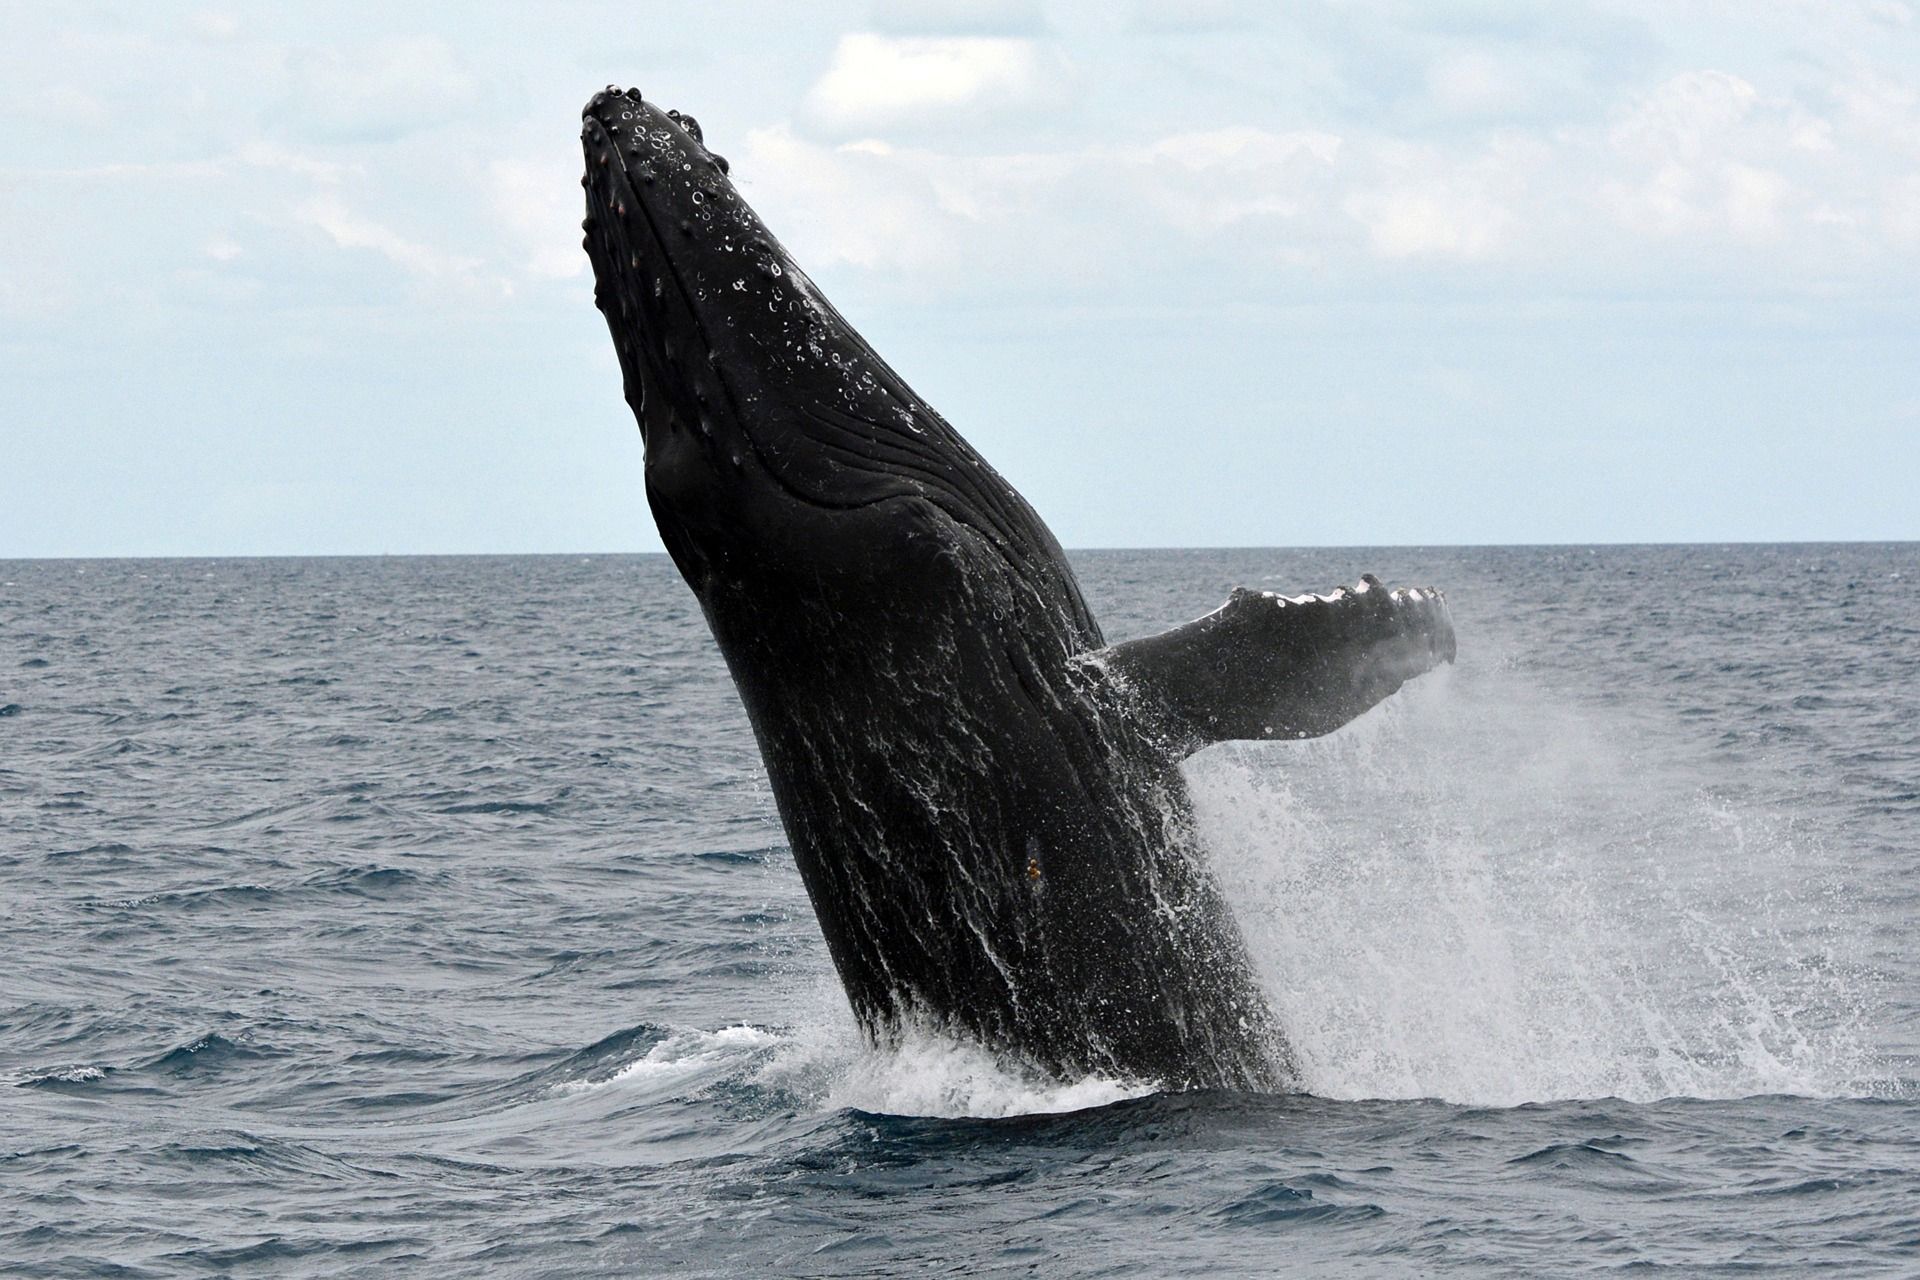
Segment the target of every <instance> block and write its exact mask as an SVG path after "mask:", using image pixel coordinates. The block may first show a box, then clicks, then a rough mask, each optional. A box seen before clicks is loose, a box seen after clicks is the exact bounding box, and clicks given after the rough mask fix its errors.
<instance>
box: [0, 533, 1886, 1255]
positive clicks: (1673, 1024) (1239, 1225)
mask: <svg viewBox="0 0 1920 1280" xmlns="http://www.w3.org/2000/svg"><path fill="white" fill-rule="evenodd" d="M1077 563H1078V565H1079V567H1080V568H1081V570H1082V573H1083V575H1084V579H1085V585H1086V586H1087V588H1088V592H1089V595H1090V597H1091V598H1092V599H1093V602H1094V604H1095V607H1096V609H1097V610H1098V612H1099V613H1100V614H1101V616H1102V617H1103V619H1104V621H1105V623H1106V626H1107V630H1108V633H1109V635H1110V637H1112V638H1121V637H1124V636H1127V635H1131V634H1138V633H1140V632H1143V631H1149V630H1157V629H1159V628H1160V627H1162V626H1165V625H1168V624H1171V623H1174V622H1178V621H1182V620H1185V619H1186V618H1189V617H1192V616H1194V615H1196V614H1199V613H1202V612H1204V611H1206V610H1208V609H1210V608H1212V607H1213V606H1214V605H1215V604H1217V603H1218V602H1219V601H1220V600H1221V599H1222V598H1223V597H1224V595H1225V592H1226V591H1227V589H1228V588H1230V587H1232V586H1233V585H1236V584H1240V583H1246V584H1249V585H1254V586H1262V587H1280V588H1286V589H1289V590H1296V589H1306V588H1323V587H1325V586H1328V585H1331V584H1333V583H1335V582H1339V581H1347V582H1351V581H1352V580H1353V579H1354V577H1355V576H1356V575H1357V574H1358V573H1360V572H1361V571H1364V570H1372V571H1376V572H1379V573H1380V574H1382V575H1383V576H1385V577H1387V578H1388V579H1389V581H1393V582H1402V583H1404V582H1433V583H1436V584H1439V585H1442V586H1444V587H1446V588H1447V589H1448V591H1449V594H1450V597H1451V599H1452V602H1453V607H1454V611H1455V615H1456V619H1457V622H1458V626H1459V633H1460V641H1461V660H1460V663H1459V665H1458V667H1457V668H1456V669H1454V670H1452V671H1451V672H1447V673H1444V674H1442V675H1440V676H1437V677H1433V678H1429V679H1427V680H1423V681H1421V682H1419V683H1418V684H1416V685H1414V686H1410V687H1409V688H1408V689H1407V690H1405V691H1404V692H1403V693H1402V694H1401V695H1400V696H1399V697H1397V698H1395V699H1394V700H1393V701H1391V702H1390V703H1389V704H1387V705H1386V706H1384V707H1382V708H1381V709H1380V710H1378V711H1376V712H1374V713H1372V714H1370V715H1369V716H1367V717H1366V718H1364V719H1363V720H1361V721H1359V722H1356V723H1355V724H1354V725H1352V726H1349V727H1348V728H1347V729H1346V730H1343V731H1342V732H1341V733H1339V734H1337V735H1334V736H1333V737H1331V738H1328V739H1324V740H1321V741H1317V742H1313V743H1306V744H1287V745H1258V746H1249V745H1235V746H1228V747H1223V748H1216V749H1215V750H1213V751H1211V752H1208V753H1206V754H1204V755H1203V756H1201V757H1199V758H1197V759H1196V760H1195V761H1194V762H1193V763H1192V765H1191V766H1190V767H1189V772H1190V775H1191V778H1192V781H1193V784H1194V789H1195V793H1196V800H1197V804H1198V807H1199V810H1200V814H1201V819H1202V823H1203V827H1204V829H1205V833H1206V837H1207V843H1208V845H1209V848H1210V850H1211V854H1212V856H1213V858H1214V860H1215V862H1216V865H1217V866H1218V868H1219V871H1220V874H1221V876H1222V878H1223V879H1224V880H1225V882H1226V883H1227V885H1228V887H1229V889H1230V891H1231V893H1232V896H1233V899H1234V902H1235V904H1236V909H1237V911H1238V912H1239V915H1240V918H1241V922H1242V924H1243V926H1244V928H1245V930H1246V932H1247V935H1248V938H1249V943H1250V945H1251V947H1252V949H1253V951H1254V952H1255V954H1256V957H1257V959H1258V962H1259V964H1260V965H1261V967H1262V969H1263V972H1264V974H1265V977H1266V980H1267V983H1268V985H1269V988H1270V990H1271V992H1272V995H1273V999H1274V1002H1275V1004H1276V1007H1277V1008H1278V1009H1279V1011H1280V1014H1281V1017H1282V1020H1283V1022H1284V1024H1285V1025H1286V1027H1287V1028H1288V1030H1289V1032H1290V1034H1291V1036H1292V1039H1293V1041H1294V1045H1295V1048H1296V1051H1297V1053H1298V1055H1299V1058H1300V1062H1301V1066H1302V1072H1303V1077H1304V1083H1305V1085H1306V1087H1307V1088H1308V1089H1309V1090H1310V1092H1309V1093H1307V1094H1304V1095H1301V1096H1292V1097H1245V1096H1232V1095H1193V1096H1166V1095H1155V1094H1152V1093H1151V1091H1150V1090H1146V1089H1144V1088H1143V1087H1142V1086H1141V1085H1140V1084H1139V1083H1138V1082H1125V1081H1104V1080H1088V1081H1074V1082H1047V1081H1036V1080H1029V1079H1023V1078H1020V1077H1018V1076H1017V1075H1014V1074H1011V1073H1009V1072H1008V1071H1007V1070H1006V1069H1005V1068H1003V1067H1002V1066H1001V1065H1000V1064H998V1063H996V1062H994V1060H993V1059H992V1058H991V1056H990V1055H987V1054H985V1053H983V1052H981V1051H979V1050H978V1049H974V1048H970V1047H967V1046H963V1045H953V1044H943V1043H939V1042H934V1041H916V1042H914V1043H910V1044H908V1045H906V1046H904V1047H903V1048H902V1049H901V1050H900V1051H899V1052H898V1053H895V1054H890V1055H875V1054H873V1053H870V1052H868V1051H866V1050H863V1049H862V1048H861V1047H860V1046H859V1044H858V1041H857V1038H856V1037H855V1035H854V1033H853V1031H852V1029H851V1026H850V1023H849V1019H848V1015H847V1013H846V1010H845V1006H844V1003H843V1002H842V1001H841V999H840V997H839V994H838V989H837V987H836V986H835V985H834V983H833V981H832V978H831V976H830V974H829V972H828V969H827V964H826V959H825V954H824V949H823V947H822V944H821V942H820V939H819V937H818V934H817V931H816V929H815V927H814V924H813V921H812V918H811V915H810V913H809V911H808V909H807V906H806V901H805V898H804V895H803V894H802V891H801V889H800V885H799V881H798V879H797V877H796V875H795V873H794V869H793V866H792V863H791V860H790V858H789V855H788V853H787V851H786V849H785V847H784V842H783V839H782V836H781V832H780V828H779V824H778V821H777V819H776V816H775V814H774V811H773V808H772V804H771V801H770V798H769V796H768V793H767V790H766V785H765V782H764V779H763V778H762V776H761V772H760V767H759V761H758V756H757V753H756V751H755V749H754V747H753V744H752V741H751V739H750V737H749V735H748V732H747V728H746V725H745V722H744V719H743V717H742V715H741V713H740V710H739V707H738V705H737V703H736V702H735V699H734V697H733V693H732V690H731V687H730V685H729V684H728V682H727V679H726V675H725V671H724V669H723V667H722V666H721V663H720V661H719V659H718V657H717V655H716V653H715V652H714V650H713V648H712V645H711V642H710V641H709V639H708V637H707V635H706V633H705V630H704V627H703V625H702V623H701V621H700V618H699V615H698V613H697V611H696V610H695V608H694V606H693V602H692V598H691V596H690V595H689V594H688V593H687V592H686V591H685V590H684V589H683V588H682V586H681V585H680V583H679V582H678V580H677V578H676V577H675V576H674V574H673V572H672V569H671V567H670V566H669V565H668V564H667V563H666V562H665V561H664V560H661V559H657V558H648V557H606V558H590V559H575V558H553V557H548V558H461V559H380V560H373V559H364V560H223V561H178V560H176V561H124V562H101V561H93V562H0V884H3V885H4V895H3V896H0V938H4V943H5V952H4V968H0V1273H4V1274H6V1275H9V1276H13V1275H19V1276H40V1275H128V1276H174V1275H203V1274H210V1273H221V1274H233V1275H268V1274H298V1275H361V1274H369V1273H373V1272H376V1271H385V1270H400V1271H403V1272H404V1271H413V1272H429V1271H431V1272H433V1273H436V1274H447V1275H469V1274H472V1275H481V1274H484V1275H502V1276H520V1275H529V1276H531V1275H569V1276H572V1275H634V1274H641V1275H648V1274H658V1273H666V1272H671V1273H674V1274H686V1275H712V1276H730V1275H894V1274H900V1273H903V1272H908V1271H925V1270H932V1271H941V1272H953V1273H962V1274H998V1273H1017V1274H1027V1273H1032V1274H1038V1275H1046V1276H1060V1275H1157V1276H1173V1275H1192V1276H1209V1277H1215V1276H1236V1275H1260V1274H1280V1273H1307V1274H1340V1275H1382V1276H1399V1275H1408V1274H1431V1273H1446V1274H1486V1275H1538V1274H1553V1275H1571V1274H1581V1273H1587V1272H1594V1271H1612V1270H1616V1269H1620V1268H1624V1267H1629V1266H1649V1265H1664V1266H1670V1267H1673V1268H1675V1269H1676V1270H1677V1271H1678V1272H1679V1273H1681V1274H1687V1275H1715V1274H1735V1273H1737V1274H1742V1275H1748V1274H1779V1275H1799V1274H1805V1273H1807V1272H1808V1271H1810V1270H1811V1269H1812V1268H1814V1267H1816V1266H1832V1267H1834V1268H1836V1273H1837V1274H1847V1275H1915V1274H1920V1087H1917V1085H1916V1078H1917V1077H1920V1065H1916V1064H1920V942H1916V938H1917V937H1920V933H1917V931H1916V923H1917V922H1920V548H1917V547H1915V546H1913V545H1894V546H1783V547H1687V548H1596V549H1586V548H1553V549H1498V550H1436V551H1414V550H1373V551H1335V550H1327V551H1309V552H1154V553H1117V552H1116V553H1094V554H1088V555H1083V556H1080V557H1077Z"/></svg>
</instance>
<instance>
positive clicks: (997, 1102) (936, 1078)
mask: <svg viewBox="0 0 1920 1280" xmlns="http://www.w3.org/2000/svg"><path fill="white" fill-rule="evenodd" d="M805 1004H806V1006H807V1010H806V1011H807V1014H808V1015H809V1016H807V1017H806V1018H804V1019H803V1020H802V1022H801V1024H800V1026H799V1027H798V1028H797V1029H796V1031H795V1032H794V1035H793V1037H792V1039H791V1040H790V1041H788V1043H787V1044H785V1045H783V1046H782V1048H781V1049H780V1051H779V1052H778V1053H776V1054H774V1055H773V1057H772V1058H771V1059H770V1060H769V1061H768V1062H767V1064H766V1065H765V1067H763V1068H762V1070H761V1071H760V1073H759V1077H758V1079H759V1082H760V1083H761V1084H764V1085H768V1086H771V1087H775V1088H780V1089H785V1090H787V1091H790V1092H792V1093H794V1094H796V1095H797V1096H798V1097H800V1098H801V1099H802V1100H803V1101H804V1102H805V1103H807V1104H809V1105H812V1106H815V1107H818V1108H820V1109H822V1110H838V1109H841V1108H851V1109H854V1110H858V1111H870V1112H874V1113H876V1114H880V1115H912V1116H946V1117H959V1116H972V1117H981V1118H996V1117H1002V1116H1017V1115H1039V1114H1047V1113H1054V1112H1062V1111H1079V1110H1082V1109H1084V1108H1087V1107H1102V1106H1106V1105H1107V1104H1109V1103H1113V1102H1120V1101H1123V1100H1124V1099H1127V1098H1137V1097H1141V1096H1143V1095H1145V1094H1148V1093H1152V1092H1153V1091H1154V1086H1153V1085H1151V1084H1149V1083H1143V1082H1139V1081H1123V1080H1115V1079H1110V1078H1107V1077H1104V1076H1089V1077H1086V1078H1084V1079H1080V1080H1066V1081H1063V1080H1054V1079H1050V1078H1047V1077H1044V1076H1040V1075H1036V1074H1034V1073H1033V1072H1031V1071H1028V1070H1025V1069H1023V1068H1021V1067H1018V1066H1015V1065H1012V1064H1009V1063H1007V1062H1006V1061H1004V1060H1002V1059H1001V1058H999V1057H998V1056H997V1055H996V1054H994V1053H993V1052H992V1051H991V1050H989V1049H987V1048H985V1047H984V1046H982V1045H980V1044H978V1043H975V1042H973V1041H969V1040H965V1039H962V1038H959V1037H956V1036H952V1035H948V1034H944V1033H941V1032H938V1031H933V1030H927V1029H916V1030H913V1031H911V1032H909V1033H908V1034H907V1035H906V1036H905V1037H904V1038H903V1039H902V1041H901V1043H900V1044H899V1045H898V1046H895V1047H892V1048H886V1049H875V1048H872V1047H870V1046H868V1045H867V1044H866V1043H865V1042H864V1041H863V1040H862V1039H861V1037H860V1034H859V1032H858V1031H857V1030H856V1029H855V1027H854V1023H853V1016H852V1014H851V1013H850V1012H849V1011H848V1009H847V1005H846V1000H845V998H844V997H843V996H842V995H841V994H840V991H839V988H838V986H837V985H835V984H834V983H833V982H832V981H831V980H830V979H825V980H821V981H819V982H816V983H815V984H814V985H813V986H812V988H811V989H810V994H809V996H808V997H807V998H806V1000H805Z"/></svg>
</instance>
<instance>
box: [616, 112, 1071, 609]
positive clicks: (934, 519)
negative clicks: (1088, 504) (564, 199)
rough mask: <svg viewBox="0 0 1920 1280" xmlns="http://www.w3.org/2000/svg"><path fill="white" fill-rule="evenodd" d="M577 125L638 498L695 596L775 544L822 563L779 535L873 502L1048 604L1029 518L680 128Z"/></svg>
mask: <svg viewBox="0 0 1920 1280" xmlns="http://www.w3.org/2000/svg"><path fill="white" fill-rule="evenodd" d="M581 115H582V127H581V132H580V139H581V145H582V148H583V150H584V152H585V158H586V173H585V176H584V177H583V178H582V179H581V183H582V185H583V186H584V187H585V189H586V204H587V216H586V219H585V221H584V222H583V224H582V225H583V227H584V229H585V231H586V238H585V247H586V250H587V255H588V257H589V259H590V260H591V261H592V264H593V271H594V278H595V289H594V296H595V302H596V305H597V306H598V307H599V308H600V310H601V312H602V313H603V314H604V315H605V317H606V320H607V325H608V328H609V330H610V331H611V333H612V336H613V340H614V346H615V349H616V351H617V352H618V356H619V360H620V368H621V373H622V375H623V378H624V382H625V390H626V398H627V403H628V404H629V405H630V406H631V407H632V409H633V412H634V416H635V418H636V419H638V421H639V424H640V430H641V434H642V436H643V438H644V440H645V447H646V478H647V496H648V501H649V504H650V505H651V506H652V508H653V512H654V516H655V519H656V521H657V523H658V524H659V526H660V530H661V535H662V538H663V540H664V541H665V542H666V544H667V549H668V550H669V551H670V552H671V553H673V555H674V558H675V561H676V562H677V563H678V564H679V566H680V568H681V570H682V572H683V574H685V576H686V577H687V579H688V581H689V583H690V584H691V585H693V586H694V589H695V590H696V592H700V593H701V594H702V595H703V598H704V596H705V591H704V587H705V586H706V585H707V584H708V583H710V582H711V581H713V580H714V578H715V576H716V575H718V576H719V577H722V578H725V577H728V576H734V577H737V576H739V575H741V574H745V573H748V572H749V571H750V570H751V569H752V568H753V567H754V566H756V565H760V564H763V563H764V562H765V561H766V559H767V556H768V554H769V551H770V549H771V548H774V547H781V548H784V549H785V550H786V552H787V553H789V554H798V553H799V551H800V549H802V548H807V547H813V548H821V549H823V550H822V554H823V555H828V554H831V555H834V556H839V555H840V554H841V552H840V551H839V550H836V549H834V548H837V547H839V546H841V544H842V542H843V539H842V537H841V536H840V535H838V534H836V535H835V536H831V537H821V536H817V535H815V536H809V537H808V538H805V539H801V538H796V537H794V536H793V529H794V528H795V527H796V525H797V524H799V523H802V522H805V523H806V524H807V526H808V527H809V528H817V527H818V526H819V524H820V522H821V521H831V522H832V523H833V524H834V525H835V526H836V527H837V528H838V529H840V530H843V531H844V530H846V529H847V528H849V527H851V526H857V525H860V524H861V522H862V519H863V517H864V518H865V520H866V527H867V528H868V529H869V531H871V529H872V528H873V527H874V526H875V525H876V524H877V523H878V522H879V513H876V511H875V509H876V508H880V507H885V509H886V510H885V514H886V516H887V517H888V524H889V526H890V527H892V528H893V529H894V530H895V531H896V532H897V531H898V530H899V529H902V528H904V529H906V530H907V532H906V533H905V534H901V535H900V536H902V537H909V536H910V537H911V538H912V539H913V540H914V541H915V543H916V546H929V545H934V544H936V543H939V542H940V541H941V540H942V539H943V538H944V539H946V540H948V541H952V540H954V539H958V540H961V541H967V542H978V543H980V544H982V545H983V546H986V547H987V548H989V549H990V551H991V552H992V554H994V555H995V557H996V558H998V559H1000V560H1002V561H1003V562H1005V563H1009V564H1014V565H1027V566H1032V569H1031V572H1038V573H1039V575H1040V577H1041V578H1043V579H1045V583H1044V589H1046V590H1049V591H1058V590H1059V589H1061V587H1062V585H1063V584H1065V583H1070V582H1071V576H1070V574H1069V573H1067V571H1066V570H1065V564H1064V558H1063V557H1062V556H1061V555H1060V551H1059V544H1058V543H1057V542H1055V541H1054V539H1053V536H1052V534H1051V533H1049V532H1048V531H1047V529H1046V527H1045V526H1044V525H1043V524H1042V523H1041V521H1040V519H1039V517H1038V516H1037V515H1035V514H1034V513H1033V511H1032V509H1031V508H1030V507H1028V506H1027V504H1026V502H1025V501H1024V500H1023V499H1022V498H1021V497H1020V496H1019V494H1017V493H1016V492H1014V490H1013V488H1012V487H1011V486H1010V485H1008V484H1007V482H1006V481H1005V480H1003V479H1001V477H1000V476H999V475H998V474H997V473H995V472H994V471H993V469H992V468H991V467H989V466H988V465H987V464H986V462H985V461H984V460H983V459H981V457H980V456H979V454H977V453H976V452H975V451H974V450H973V448H972V447H971V446H970V445H968V444H967V442H966V441H965V440H963V439H962V438H961V437H960V435H959V434H958V433H957V432H955V431H954V430H953V429H952V428H951V427H950V426H948V425H947V423H946V421H945V420H944V419H942V418H941V417H940V415H939V414H937V413H935V412H934V411H933V410H931V409H930V408H928V407H927V406H926V405H925V404H924V403H922V402H921V401H920V400H919V398H918V397H917V396H916V395H915V394H914V392H913V390H912V389H911V388H910V387H908V386H907V384H906V383H905V382H904V381H903V380H902V379H901V378H900V377H899V375H897V374H896V373H894V371H893V370H892V369H891V368H889V367H888V365H887V364H886V362H885V361H884V360H882V359H881V358H880V357H879V356H878V355H877V354H875V352H874V351H873V349H872V348H871V347H870V346H868V345H867V343H866V341H865V340H864V339H863V338H861V336H860V335H859V333H858V332H856V331H855V330H854V329H853V327H852V326H851V325H849V324H848V323H847V322H846V320H845V319H844V318H842V317H841V315H840V313H839V312H838V311H836V310H835V309H834V307H833V305H832V304H831V303H829V302H828V301H827V300H826V298H825V297H824V296H823V295H822V294H821V292H820V290H819V289H818V288H816V287H815V286H814V283H813V281H812V280H810V279H809V278H808V277H807V275H806V273H805V272H804V271H802V270H801V269H800V267H799V266H798V264H796V263H795V262H794V260H793V258H792V256H791V255H790V254H788V252H787V251H786V249H785V248H783V247H782V246H781V244H780V242H779V241H778V240H777V239H775V238H774V236H773V235H772V234H771V233H770V232H769V231H768V230H767V228H766V226H765V224H764V223H762V222H761V220H760V218H759V216H758V215H757V214H756V213H755V212H754V211H753V209H752V207H751V206H749V205H748V204H747V202H746V200H745V199H743V198H742V197H741V195H740V192H739V190H738V189H737V188H736V187H735V185H734V182H733V178H732V175H731V173H730V172H729V166H728V164H727V162H726V160H725V159H723V158H722V157H721V156H719V155H716V154H715V153H714V152H713V151H711V150H710V149H709V148H708V147H707V144H706V139H705V138H704V136H703V134H702V131H701V129H700V126H699V124H698V123H697V122H695V120H694V119H693V118H692V117H691V116H687V115H683V114H681V113H680V112H678V111H669V110H666V109H664V108H662V107H661V106H659V105H658V104H656V103H653V102H650V101H648V100H647V99H645V98H644V97H643V96H642V95H641V93H640V91H639V90H637V89H619V88H616V87H613V86H609V87H608V88H607V90H606V91H604V92H602V93H598V94H595V95H594V97H593V99H592V100H591V101H590V102H588V103H587V105H586V108H585V110H584V111H583V112H582V113H581ZM901 500H905V502H904V503H903V502H902V501H901ZM903 509H904V510H905V513H906V514H905V516H904V517H903V515H902V512H903ZM936 526H937V527H936ZM847 537H848V538H851V535H847ZM869 541H870V539H869ZM862 545H864V543H863V544H862ZM802 568H803V569H805V570H807V571H811V568H812V567H811V566H803V567H802ZM1069 591H1070V593H1071V595H1072V597H1073V598H1072V600H1071V601H1070V602H1069V604H1068V612H1069V613H1070V614H1071V615H1073V616H1074V617H1075V619H1076V621H1078V622H1082V623H1084V624H1085V625H1087V626H1089V627H1090V625H1091V624H1090V621H1088V620H1087V618H1088V615H1086V613H1085V606H1084V604H1083V603H1082V602H1080V600H1079V599H1078V592H1077V588H1071V587H1069Z"/></svg>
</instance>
